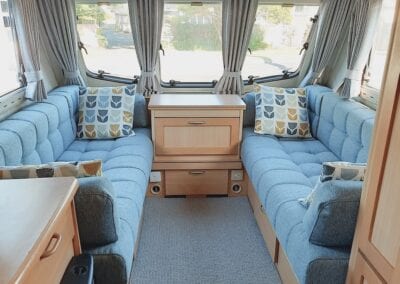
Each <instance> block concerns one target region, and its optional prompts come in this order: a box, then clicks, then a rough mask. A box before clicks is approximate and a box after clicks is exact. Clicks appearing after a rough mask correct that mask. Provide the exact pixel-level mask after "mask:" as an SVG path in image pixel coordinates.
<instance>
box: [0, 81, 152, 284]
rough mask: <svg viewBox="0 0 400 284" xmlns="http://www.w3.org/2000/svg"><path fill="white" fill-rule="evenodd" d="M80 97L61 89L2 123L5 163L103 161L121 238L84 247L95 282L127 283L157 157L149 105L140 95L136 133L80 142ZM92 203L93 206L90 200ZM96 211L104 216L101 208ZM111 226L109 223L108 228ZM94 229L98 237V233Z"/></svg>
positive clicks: (0, 154)
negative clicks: (91, 259)
mask: <svg viewBox="0 0 400 284" xmlns="http://www.w3.org/2000/svg"><path fill="white" fill-rule="evenodd" d="M78 95H79V88H78V87H77V86H68V87H60V88H57V89H55V90H53V91H52V92H51V93H50V94H49V97H48V99H47V100H46V101H44V102H42V103H35V104H32V105H30V106H28V107H26V108H24V109H22V110H20V111H18V112H17V113H15V114H13V115H11V116H10V117H8V118H7V119H6V120H4V121H2V122H0V165H21V164H41V163H47V162H54V161H83V160H92V159H101V160H102V161H103V173H104V176H105V177H106V178H107V179H108V180H109V181H111V184H112V187H113V188H112V189H113V190H112V191H113V194H114V195H113V197H114V198H113V200H112V203H113V204H112V206H113V210H114V209H115V214H116V215H117V216H116V217H117V220H118V226H116V227H115V228H116V230H117V240H116V241H115V242H112V243H109V244H107V245H103V246H96V247H85V246H83V249H84V251H85V252H89V253H93V254H94V260H95V277H96V283H126V282H127V281H128V279H129V274H130V271H131V267H132V261H133V254H134V245H135V241H136V238H137V236H138V232H139V226H140V219H141V215H142V209H143V203H144V199H145V193H146V189H147V183H148V179H149V174H150V171H151V165H152V159H153V147H152V142H151V133H150V129H149V125H148V121H147V120H148V119H147V107H146V105H145V101H144V98H143V97H137V100H135V115H134V131H135V133H136V135H135V136H130V137H124V138H118V139H115V140H92V141H89V140H78V139H76V134H75V133H76V117H77V116H76V114H77V109H78ZM84 206H85V204H83V205H82V204H80V207H84ZM87 206H88V210H92V207H91V206H90V204H88V205H87ZM114 207H115V208H114ZM113 212H114V211H113ZM93 214H94V215H96V214H98V216H99V215H100V214H102V212H101V211H99V212H94V213H93ZM78 218H79V216H78ZM102 220H103V219H102ZM111 221H112V220H111ZM78 222H79V220H78ZM87 225H88V226H90V224H87ZM107 226H109V224H108V222H107V221H106V223H105V224H104V228H107ZM90 233H91V238H92V239H93V238H94V239H95V238H96V231H93V232H90ZM99 241H100V240H99Z"/></svg>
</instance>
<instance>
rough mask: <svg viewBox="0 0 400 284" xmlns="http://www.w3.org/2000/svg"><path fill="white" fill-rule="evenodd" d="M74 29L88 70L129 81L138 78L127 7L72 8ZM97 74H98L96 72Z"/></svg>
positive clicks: (93, 5) (83, 6)
mask: <svg viewBox="0 0 400 284" xmlns="http://www.w3.org/2000/svg"><path fill="white" fill-rule="evenodd" d="M76 14H77V19H78V21H77V26H78V33H79V38H80V41H81V42H82V43H83V44H84V47H85V48H86V50H87V54H86V52H85V50H84V49H82V50H81V51H82V54H83V58H84V60H85V64H86V67H87V68H88V70H90V71H92V72H95V73H100V72H101V71H104V72H106V73H110V72H112V74H113V75H117V76H122V77H128V78H132V77H133V76H134V75H139V74H140V67H139V63H138V61H137V57H136V51H135V48H134V44H133V37H132V32H131V25H130V21H129V12H128V4H127V3H125V4H104V5H100V4H99V5H98V4H80V3H77V4H76ZM99 71H100V72H99Z"/></svg>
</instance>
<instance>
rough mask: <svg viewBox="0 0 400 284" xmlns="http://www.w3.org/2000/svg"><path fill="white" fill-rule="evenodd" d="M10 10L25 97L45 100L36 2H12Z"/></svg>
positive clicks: (17, 0) (19, 0)
mask: <svg viewBox="0 0 400 284" xmlns="http://www.w3.org/2000/svg"><path fill="white" fill-rule="evenodd" d="M11 9H12V13H13V18H14V22H15V28H16V31H17V37H18V42H19V46H20V50H21V57H22V61H23V65H24V70H25V73H24V75H25V79H26V82H27V87H26V91H25V97H26V98H27V99H30V100H33V101H42V100H43V99H45V98H47V93H46V90H45V87H44V83H43V74H42V71H41V70H40V51H39V46H40V31H39V17H38V15H39V11H38V7H37V2H36V1H25V0H14V1H12V3H11Z"/></svg>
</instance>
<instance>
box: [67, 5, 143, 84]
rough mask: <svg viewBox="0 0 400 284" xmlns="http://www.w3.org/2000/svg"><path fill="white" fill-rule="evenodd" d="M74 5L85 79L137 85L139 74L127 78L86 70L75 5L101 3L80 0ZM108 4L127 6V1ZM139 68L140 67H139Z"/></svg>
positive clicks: (83, 45) (110, 73)
mask: <svg viewBox="0 0 400 284" xmlns="http://www.w3.org/2000/svg"><path fill="white" fill-rule="evenodd" d="M73 1H74V4H75V6H74V7H75V10H74V13H75V19H76V33H77V35H78V50H79V57H80V60H81V62H82V64H83V67H85V74H86V76H87V77H89V78H91V79H95V80H101V81H108V82H113V83H121V84H137V83H138V79H139V77H140V74H135V75H133V77H129V76H122V75H116V74H113V73H112V70H102V71H105V72H104V73H100V72H99V71H100V70H98V71H97V72H95V71H93V70H90V69H89V68H88V66H87V65H86V61H85V58H84V56H83V53H84V52H87V51H86V47H85V43H84V41H82V40H81V38H80V36H79V32H78V20H79V17H78V15H77V14H76V5H77V4H93V5H100V4H102V3H105V2H102V1H90V0H89V1H85V0H83V1H80V0H73ZM107 3H109V4H127V3H128V2H127V1H111V2H107ZM139 67H140V66H139Z"/></svg>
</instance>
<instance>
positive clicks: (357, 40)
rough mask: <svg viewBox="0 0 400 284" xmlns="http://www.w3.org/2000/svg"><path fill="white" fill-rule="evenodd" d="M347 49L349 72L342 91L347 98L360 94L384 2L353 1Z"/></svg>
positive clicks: (373, 0) (378, 0)
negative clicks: (364, 70)
mask: <svg viewBox="0 0 400 284" xmlns="http://www.w3.org/2000/svg"><path fill="white" fill-rule="evenodd" d="M353 2H354V3H352V8H351V14H350V29H349V37H348V49H347V71H346V74H345V78H344V80H343V85H342V88H341V90H340V95H341V96H343V97H346V98H350V97H352V96H357V95H359V94H360V89H361V83H362V82H361V80H362V74H363V69H364V68H365V66H366V64H367V61H368V56H369V53H370V51H371V48H372V43H373V38H374V34H375V27H376V24H377V18H378V15H379V11H380V7H381V5H382V0H353Z"/></svg>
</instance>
